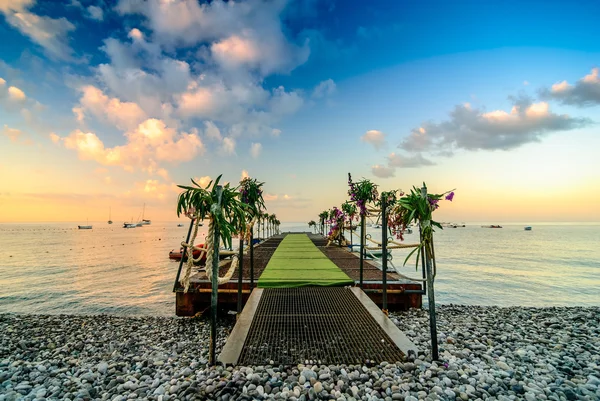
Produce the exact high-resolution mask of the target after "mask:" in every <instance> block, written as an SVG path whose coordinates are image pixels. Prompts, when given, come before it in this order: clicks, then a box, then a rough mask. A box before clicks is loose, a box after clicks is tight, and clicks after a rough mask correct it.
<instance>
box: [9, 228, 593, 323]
mask: <svg viewBox="0 0 600 401" xmlns="http://www.w3.org/2000/svg"><path fill="white" fill-rule="evenodd" d="M89 224H91V225H92V226H93V228H92V229H91V230H79V229H78V228H77V225H76V223H19V224H13V223H11V224H8V223H6V224H0V313H11V312H12V313H43V314H102V313H107V314H114V315H163V316H173V315H174V313H175V296H174V294H173V292H172V289H173V284H174V280H175V276H176V274H177V269H178V266H179V265H178V263H177V262H174V261H172V260H170V259H169V257H168V255H169V251H171V250H177V249H179V247H180V243H181V241H182V240H184V239H185V236H186V234H187V231H188V227H187V226H183V227H178V223H177V222H154V221H153V222H152V224H151V225H147V226H143V227H137V228H134V229H125V228H122V226H121V225H120V224H112V225H108V224H107V223H106V222H90V223H89ZM186 224H189V223H186ZM488 224H490V223H486V222H482V223H466V224H465V227H459V228H445V229H444V230H438V231H436V233H435V235H434V239H435V252H436V260H437V275H436V280H435V295H436V303H437V304H466V305H497V306H600V224H576V223H573V224H569V223H560V224H558V223H536V224H522V223H512V224H502V228H497V229H490V228H482V227H481V225H488ZM494 224H497V223H496V222H494ZM525 225H531V226H532V230H531V231H525V230H524V226H525ZM281 230H282V231H310V229H309V227H308V226H307V225H306V224H305V223H282V226H281ZM206 231H207V230H206V227H202V228H201V230H200V232H199V237H198V239H197V241H196V242H197V243H202V242H204V239H203V237H204V236H205V235H206ZM367 232H368V233H369V234H371V237H372V238H373V239H375V240H378V239H380V238H381V229H376V228H373V227H369V228H368V229H367ZM417 240H418V234H417V233H416V232H415V233H413V234H407V235H406V237H405V243H415V242H417ZM408 252H409V250H406V249H399V250H394V251H393V254H392V256H393V258H392V265H393V266H390V268H392V269H393V268H396V269H397V270H398V271H399V272H401V273H402V274H404V275H406V276H409V277H419V276H420V275H421V272H420V270H415V266H414V262H412V261H409V262H408V263H407V264H406V265H404V259H405V258H406V256H407V254H408Z"/></svg>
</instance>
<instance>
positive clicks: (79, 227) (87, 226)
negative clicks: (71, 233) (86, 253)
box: [77, 219, 92, 230]
mask: <svg viewBox="0 0 600 401" xmlns="http://www.w3.org/2000/svg"><path fill="white" fill-rule="evenodd" d="M87 222H88V224H87V225H85V226H77V228H78V229H80V230H91V229H92V226H91V225H90V224H89V223H90V220H89V219H88V221H87Z"/></svg>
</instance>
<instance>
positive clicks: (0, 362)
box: [0, 305, 600, 401]
mask: <svg viewBox="0 0 600 401" xmlns="http://www.w3.org/2000/svg"><path fill="white" fill-rule="evenodd" d="M437 312H438V334H439V344H440V357H439V360H438V361H433V360H432V359H431V355H430V352H429V347H430V338H429V318H428V314H427V311H426V310H414V309H413V310H409V311H407V312H391V313H390V318H391V319H392V321H393V322H395V324H396V325H398V327H399V328H400V329H401V330H402V331H404V332H405V333H406V334H407V335H408V336H409V338H410V339H411V341H413V343H414V344H415V345H416V346H417V348H418V349H419V350H420V351H419V353H418V354H417V355H412V356H410V357H409V358H407V360H404V361H395V362H391V363H390V361H388V362H386V363H381V364H374V363H369V364H368V365H361V364H354V365H340V366H337V365H330V364H327V363H321V362H319V361H314V360H313V361H303V362H305V363H303V364H300V365H292V366H286V365H282V364H280V363H278V362H276V361H275V360H273V361H271V360H269V361H265V363H264V365H262V366H245V367H244V366H236V367H224V366H217V367H210V366H208V365H207V362H208V348H209V335H210V325H209V322H208V320H207V319H204V318H193V319H180V318H164V317H150V316H146V317H119V316H108V315H100V316H64V315H62V316H44V315H16V314H0V355H3V356H2V357H0V401H7V400H18V399H26V400H33V399H34V398H36V399H37V400H42V399H48V400H54V399H69V400H72V401H74V400H76V399H77V400H83V399H102V400H111V401H125V400H129V399H145V400H154V401H173V400H179V399H181V400H186V401H191V400H194V399H195V398H203V399H204V398H206V399H222V400H224V401H231V400H235V399H245V400H250V399H256V398H262V399H266V398H269V399H270V398H275V399H284V398H288V399H291V400H297V401H311V400H316V399H320V398H327V399H332V400H333V399H335V400H355V401H358V400H380V399H385V400H386V401H389V400H408V401H416V400H426V401H437V400H454V399H459V400H464V401H467V400H469V399H473V400H475V399H496V400H498V401H501V400H505V401H514V400H518V399H525V400H527V401H534V400H556V401H563V400H568V401H570V400H595V399H598V398H599V397H598V396H599V395H600V388H599V386H600V379H599V377H600V369H599V367H598V363H599V360H598V354H599V349H598V346H597V345H596V340H597V338H598V333H600V323H599V322H598V319H597V316H598V315H600V308H597V307H589V308H581V307H575V308H520V307H510V308H498V307H476V306H455V305H445V306H439V307H438V310H437ZM233 324H234V321H233V319H231V320H226V319H224V320H220V321H219V326H218V330H217V334H218V337H217V350H216V352H217V354H218V353H220V350H221V348H222V346H223V344H224V343H225V340H226V337H227V333H228V332H229V331H230V330H231V328H232V326H233ZM46 333H48V334H46ZM50 340H51V341H52V343H50ZM50 344H52V346H50ZM2 350H13V351H11V352H9V353H1V351H2ZM271 358H272V359H275V358H274V357H271ZM267 362H268V363H267Z"/></svg>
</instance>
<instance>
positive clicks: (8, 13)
mask: <svg viewBox="0 0 600 401" xmlns="http://www.w3.org/2000/svg"><path fill="white" fill-rule="evenodd" d="M597 15H600V3H598V2H591V1H569V2H556V1H543V2H542V1H540V2H536V1H529V2H523V1H487V2H481V1H457V2H448V1H426V2H412V1H394V2H390V1H373V2H364V1H360V2H359V1H334V0H310V1H309V0H305V1H292V0H287V1H286V0H272V1H260V0H249V1H228V2H226V1H221V0H216V1H212V2H199V1H197V0H148V1H141V0H118V1H103V0H69V1H66V2H60V1H40V0H0V222H42V221H43V222H46V221H73V222H85V221H88V220H89V221H106V220H107V219H108V216H109V210H110V212H111V217H112V220H115V221H117V222H121V221H130V220H131V219H136V218H138V217H139V214H140V213H141V211H142V209H143V208H144V205H145V217H146V218H150V219H153V220H162V221H171V220H175V219H176V218H177V216H176V213H175V209H176V199H177V196H178V194H179V193H180V191H181V190H180V188H178V187H177V185H178V184H184V185H185V184H188V183H189V182H190V181H189V180H190V178H195V179H198V180H199V181H200V182H201V183H207V182H209V180H210V179H211V178H215V177H216V176H218V175H220V174H222V175H223V179H224V180H225V181H228V182H231V183H234V184H235V183H237V182H238V181H239V180H240V179H241V178H242V177H244V176H250V177H253V178H256V179H258V180H259V181H262V182H264V183H265V184H264V189H265V200H266V204H267V207H268V211H269V213H275V214H276V215H277V216H278V218H279V219H280V220H281V221H290V222H298V221H308V220H311V219H315V220H316V219H317V214H318V213H319V212H321V211H323V210H326V209H329V208H331V207H333V206H339V205H340V204H341V203H343V202H344V201H345V200H347V199H348V195H347V190H348V186H347V177H348V173H351V174H352V177H353V179H355V180H358V179H361V178H368V179H371V180H373V181H374V182H375V183H376V184H378V185H379V188H380V190H392V189H401V190H404V191H406V190H409V189H410V188H411V187H412V186H413V185H416V186H420V185H422V183H423V182H425V183H426V184H427V186H428V189H429V191H430V192H431V193H442V192H445V191H448V190H451V189H455V192H456V196H455V198H454V200H453V201H452V203H450V202H445V203H443V204H442V207H440V209H439V210H438V211H436V218H437V219H438V220H440V221H458V222H462V221H467V222H470V221H486V222H510V221H519V222H521V221H524V222H531V223H534V222H542V221H545V222H548V221H557V222H598V221H600V208H599V207H598V206H600V201H599V200H598V199H600V185H598V183H599V182H600V158H599V157H598V154H597V152H598V149H600V135H598V133H599V128H598V122H599V121H600V114H599V111H600V71H599V69H598V67H599V66H600V65H599V64H600V42H599V41H598V40H597V38H598V37H599V36H600V35H599V34H600V25H598V24H597Z"/></svg>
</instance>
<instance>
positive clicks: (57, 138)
mask: <svg viewBox="0 0 600 401" xmlns="http://www.w3.org/2000/svg"><path fill="white" fill-rule="evenodd" d="M48 136H49V137H50V140H51V141H52V142H54V143H59V142H60V136H58V135H57V134H56V133H54V132H51V133H50V134H49V135H48Z"/></svg>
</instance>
